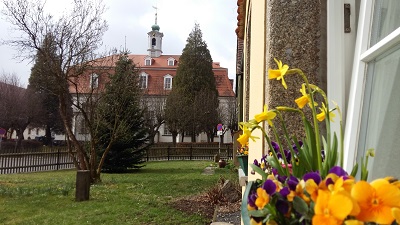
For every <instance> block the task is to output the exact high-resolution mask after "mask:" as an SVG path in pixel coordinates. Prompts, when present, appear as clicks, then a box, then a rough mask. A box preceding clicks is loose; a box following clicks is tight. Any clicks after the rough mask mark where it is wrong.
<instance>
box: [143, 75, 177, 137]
mask: <svg viewBox="0 0 400 225" xmlns="http://www.w3.org/2000/svg"><path fill="white" fill-rule="evenodd" d="M154 87H155V88H154V90H155V93H152V94H151V95H150V94H149V93H146V92H147V91H148V89H144V93H143V95H142V99H141V102H140V103H141V107H142V109H143V110H144V118H145V124H146V126H147V127H148V128H149V132H150V133H149V140H150V144H153V143H154V138H155V137H156V135H157V134H158V138H159V137H160V135H159V133H160V132H159V129H160V127H161V126H162V125H163V124H165V104H166V101H167V96H168V93H169V92H170V90H165V89H164V82H163V81H162V80H161V81H158V82H157V81H155V82H154ZM157 142H158V140H157Z"/></svg>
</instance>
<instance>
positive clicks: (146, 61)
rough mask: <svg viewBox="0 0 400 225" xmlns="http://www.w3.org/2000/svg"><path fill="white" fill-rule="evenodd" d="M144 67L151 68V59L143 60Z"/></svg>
mask: <svg viewBox="0 0 400 225" xmlns="http://www.w3.org/2000/svg"><path fill="white" fill-rule="evenodd" d="M144 65H145V66H151V58H146V59H145V60H144Z"/></svg>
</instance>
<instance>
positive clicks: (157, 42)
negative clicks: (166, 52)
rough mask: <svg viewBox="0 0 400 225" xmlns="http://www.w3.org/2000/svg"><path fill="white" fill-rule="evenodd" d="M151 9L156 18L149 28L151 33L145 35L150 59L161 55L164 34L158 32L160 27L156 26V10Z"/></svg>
mask: <svg viewBox="0 0 400 225" xmlns="http://www.w3.org/2000/svg"><path fill="white" fill-rule="evenodd" d="M153 8H154V9H156V14H155V17H156V18H155V23H154V25H153V26H151V31H150V32H148V33H147V35H148V45H149V48H148V49H147V52H148V54H149V56H150V57H153V58H156V57H160V56H161V54H162V38H163V37H164V34H163V33H161V32H160V26H158V24H157V8H156V7H154V6H153Z"/></svg>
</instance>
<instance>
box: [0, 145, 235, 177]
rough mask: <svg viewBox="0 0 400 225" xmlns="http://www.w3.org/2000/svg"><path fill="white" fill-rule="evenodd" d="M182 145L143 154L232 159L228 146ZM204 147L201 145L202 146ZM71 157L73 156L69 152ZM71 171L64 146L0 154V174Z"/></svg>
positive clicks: (147, 157)
mask: <svg viewBox="0 0 400 225" xmlns="http://www.w3.org/2000/svg"><path fill="white" fill-rule="evenodd" d="M200 146H201V145H190V146H189V145H184V146H180V147H171V146H157V145H156V146H153V147H151V148H149V149H148V150H147V151H146V153H145V156H144V157H145V160H146V161H162V160H213V159H214V156H215V155H216V154H219V155H220V158H222V159H230V160H231V159H232V158H233V151H232V147H231V145H229V144H226V145H223V146H222V147H221V148H220V147H218V146H217V147H215V146H210V145H209V146H210V147H200ZM203 146H204V145H203ZM72 154H76V152H73V153H72ZM72 168H75V165H74V163H73V160H72V158H71V156H70V153H69V152H68V150H67V148H66V147H53V148H39V149H24V150H22V151H21V150H20V151H18V152H15V151H9V150H4V149H2V151H1V152H0V174H9V173H27V172H37V171H51V170H61V169H72Z"/></svg>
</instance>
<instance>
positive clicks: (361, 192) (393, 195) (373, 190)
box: [351, 179, 400, 224]
mask: <svg viewBox="0 0 400 225" xmlns="http://www.w3.org/2000/svg"><path fill="white" fill-rule="evenodd" d="M351 196H352V197H353V198H354V199H355V200H356V201H357V202H358V204H359V206H360V208H361V212H360V213H359V214H358V215H357V216H356V218H357V219H359V220H361V221H365V222H375V223H378V224H392V222H393V221H394V220H395V219H397V218H395V216H398V214H396V211H397V210H396V209H394V211H395V213H394V214H393V212H392V209H393V208H400V189H399V188H397V187H396V186H395V185H392V184H390V183H389V182H388V181H387V180H386V179H377V180H374V181H372V182H371V183H368V182H366V181H359V182H357V183H356V184H355V185H354V186H353V188H352V190H351Z"/></svg>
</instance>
